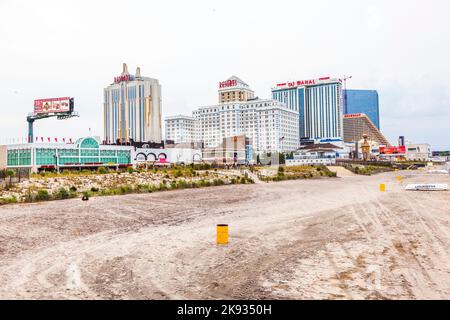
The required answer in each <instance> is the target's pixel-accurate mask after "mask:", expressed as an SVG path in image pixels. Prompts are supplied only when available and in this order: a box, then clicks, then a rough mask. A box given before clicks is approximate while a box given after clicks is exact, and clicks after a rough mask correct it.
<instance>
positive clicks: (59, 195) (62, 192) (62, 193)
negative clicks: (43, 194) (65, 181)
mask: <svg viewBox="0 0 450 320" xmlns="http://www.w3.org/2000/svg"><path fill="white" fill-rule="evenodd" d="M54 197H55V199H58V200H64V199H69V198H70V193H69V192H68V191H67V190H66V189H65V188H60V189H59V190H58V191H57V192H56V193H55V195H54Z"/></svg>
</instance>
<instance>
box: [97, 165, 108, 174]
mask: <svg viewBox="0 0 450 320" xmlns="http://www.w3.org/2000/svg"><path fill="white" fill-rule="evenodd" d="M97 173H99V174H105V173H108V169H107V168H105V167H100V168H98V170H97Z"/></svg>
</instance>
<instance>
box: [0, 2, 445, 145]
mask: <svg viewBox="0 0 450 320" xmlns="http://www.w3.org/2000/svg"><path fill="white" fill-rule="evenodd" d="M449 13H450V1H447V0H430V1H402V0H396V1H392V0H387V1H384V0H376V1H371V0H366V1H361V0H340V1H332V0H330V1H328V0H315V1H310V0H308V1H299V0H293V1H261V0H260V1H243V0H227V1H223V0H222V1H215V0H199V1H177V0H172V1H132V0H127V1H111V0H109V1H97V0H96V1H84V0H77V1H46V0H41V1H20V0H0V39H1V50H0V58H1V59H0V62H1V67H0V70H1V72H0V102H1V110H2V113H1V116H0V143H1V142H5V141H8V139H11V138H13V137H15V138H17V137H25V136H26V130H27V125H26V120H25V118H26V115H27V113H29V112H31V111H32V109H33V100H34V99H36V98H45V97H57V96H73V97H75V103H76V110H77V111H78V112H79V113H80V115H81V117H80V118H78V119H70V120H66V121H57V120H55V119H46V120H41V121H38V122H37V123H36V124H35V135H36V136H39V137H40V136H44V137H61V138H62V137H72V138H76V137H79V136H82V135H87V134H89V128H92V134H97V135H102V132H103V131H102V92H103V90H102V89H103V88H104V87H105V86H107V85H108V84H109V83H111V82H112V80H113V77H114V76H116V75H118V74H120V72H121V64H122V62H127V63H128V67H129V70H130V71H131V72H133V73H134V70H135V68H136V66H140V67H141V71H142V74H143V75H145V76H149V77H154V78H157V79H159V80H160V82H161V84H162V86H163V114H164V115H165V116H166V115H173V114H179V113H183V114H190V113H191V111H192V110H193V109H194V108H196V107H198V106H201V105H207V104H213V103H216V101H217V86H218V82H219V81H221V80H224V79H226V78H228V77H229V76H231V75H237V76H238V77H240V78H241V79H243V80H244V81H246V82H247V83H249V84H250V85H251V86H252V88H253V89H254V90H255V92H256V94H257V95H258V96H259V97H270V88H271V87H272V86H273V85H274V84H276V83H277V82H282V81H286V80H298V79H309V78H317V77H322V76H332V77H342V76H344V75H352V76H353V79H351V80H350V81H349V82H348V87H349V88H354V89H376V90H378V93H379V97H380V111H381V129H382V131H383V132H384V133H385V135H386V136H387V137H388V139H390V140H391V142H393V143H396V139H397V137H398V135H405V136H406V138H407V139H410V140H412V141H414V142H430V143H431V144H432V147H433V149H450V90H449V88H450V78H449V74H450V62H449V57H450V41H449V39H450V19H449V18H448V16H449Z"/></svg>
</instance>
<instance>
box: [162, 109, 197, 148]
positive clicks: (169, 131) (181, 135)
mask: <svg viewBox="0 0 450 320" xmlns="http://www.w3.org/2000/svg"><path fill="white" fill-rule="evenodd" d="M197 131H198V130H197V120H196V119H195V118H193V117H189V116H183V115H177V116H170V117H166V119H165V133H166V134H165V137H166V140H172V141H174V143H185V142H197V141H199V139H198V135H197Z"/></svg>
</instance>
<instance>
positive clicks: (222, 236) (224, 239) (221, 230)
mask: <svg viewBox="0 0 450 320" xmlns="http://www.w3.org/2000/svg"><path fill="white" fill-rule="evenodd" d="M217 244H228V225H227V224H218V225H217Z"/></svg>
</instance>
